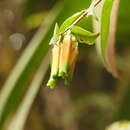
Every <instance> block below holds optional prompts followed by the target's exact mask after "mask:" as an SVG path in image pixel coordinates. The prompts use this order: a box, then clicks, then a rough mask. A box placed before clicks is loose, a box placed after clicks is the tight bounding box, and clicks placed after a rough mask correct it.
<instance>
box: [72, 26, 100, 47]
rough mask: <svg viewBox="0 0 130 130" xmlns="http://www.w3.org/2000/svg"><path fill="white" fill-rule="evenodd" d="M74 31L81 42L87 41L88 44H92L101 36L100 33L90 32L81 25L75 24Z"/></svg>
mask: <svg viewBox="0 0 130 130" xmlns="http://www.w3.org/2000/svg"><path fill="white" fill-rule="evenodd" d="M72 33H73V34H74V35H75V36H76V38H77V40H78V41H79V42H80V43H86V44H88V45H92V44H93V43H94V41H95V40H96V39H97V37H98V36H99V33H92V32H89V31H87V30H85V29H83V28H81V27H79V26H74V27H73V28H72Z"/></svg>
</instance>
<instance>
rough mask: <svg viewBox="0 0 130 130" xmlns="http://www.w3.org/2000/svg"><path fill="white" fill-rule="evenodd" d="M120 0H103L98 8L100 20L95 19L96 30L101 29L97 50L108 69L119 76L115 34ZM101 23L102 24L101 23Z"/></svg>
mask: <svg viewBox="0 0 130 130" xmlns="http://www.w3.org/2000/svg"><path fill="white" fill-rule="evenodd" d="M118 7H119V0H115V1H114V0H103V3H102V4H100V7H99V8H98V9H97V10H96V12H97V13H98V16H99V18H100V22H97V23H96V21H94V24H95V26H94V28H95V30H98V31H99V30H100V34H101V35H100V36H101V37H100V39H98V41H97V51H98V52H99V54H100V57H101V60H102V61H103V63H104V65H105V67H106V69H107V70H108V72H110V73H111V74H112V75H113V76H114V77H116V78H119V74H118V72H117V68H116V62H115V48H114V46H115V42H116V41H115V36H116V33H115V32H116V22H117V16H118V15H117V14H118ZM99 24H100V25H99Z"/></svg>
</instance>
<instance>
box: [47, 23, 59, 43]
mask: <svg viewBox="0 0 130 130" xmlns="http://www.w3.org/2000/svg"><path fill="white" fill-rule="evenodd" d="M58 32H59V26H58V24H57V23H56V25H55V28H54V33H53V37H52V38H51V40H50V43H49V45H54V44H56V42H57V41H58V40H59V36H58Z"/></svg>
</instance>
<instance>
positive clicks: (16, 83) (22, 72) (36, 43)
mask: <svg viewBox="0 0 130 130" xmlns="http://www.w3.org/2000/svg"><path fill="white" fill-rule="evenodd" d="M61 9H62V4H61V3H60V4H58V5H56V6H55V7H54V8H53V9H52V10H51V11H50V13H49V14H48V16H47V17H46V20H45V21H44V22H43V25H42V26H41V28H40V29H39V31H38V32H37V33H36V35H35V36H34V37H33V39H32V40H31V42H30V44H29V45H28V47H27V48H26V49H25V51H24V52H23V54H22V56H21V58H20V59H19V61H18V62H17V64H16V66H15V68H14V69H13V71H12V73H11V74H10V76H9V78H8V79H7V81H6V83H5V84H4V86H3V88H2V90H1V93H0V130H1V129H2V127H3V125H4V123H5V121H6V119H7V117H8V115H9V114H10V112H11V111H12V110H13V109H14V107H16V105H17V104H18V103H19V102H20V100H21V98H22V96H23V94H24V92H25V91H26V86H27V83H28V82H29V80H30V78H31V77H32V74H33V72H34V71H35V70H36V68H37V67H38V65H39V63H40V61H41V60H42V58H44V56H45V55H46V53H47V51H48V48H49V45H48V42H49V39H50V36H51V32H52V29H53V26H54V23H55V22H56V19H57V17H58V15H59V13H60V11H61ZM50 19H51V20H50ZM44 24H45V25H46V27H45V26H44Z"/></svg>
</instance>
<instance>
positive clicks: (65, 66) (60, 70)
mask: <svg viewBox="0 0 130 130" xmlns="http://www.w3.org/2000/svg"><path fill="white" fill-rule="evenodd" d="M75 17H77V15H76V16H75V15H74V16H73V17H72V18H69V19H68V20H66V22H64V23H63V25H61V27H60V28H59V26H58V24H56V25H55V29H54V34H53V37H52V39H51V41H50V45H53V49H52V64H51V75H50V79H49V81H48V83H47V86H50V88H54V87H55V85H56V81H57V79H58V78H59V77H60V78H62V79H64V80H65V84H68V83H69V82H70V81H71V80H72V77H73V73H74V68H75V63H76V59H77V55H78V43H81V44H84V43H85V44H87V45H93V44H94V41H95V40H96V38H97V37H98V36H99V33H92V32H89V31H87V30H85V29H84V28H82V27H80V26H73V27H72V28H70V29H66V27H67V26H68V23H69V22H70V21H73V19H75ZM68 21H69V22H68ZM68 27H70V25H69V26H68ZM62 31H63V32H64V33H63V32H62Z"/></svg>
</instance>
